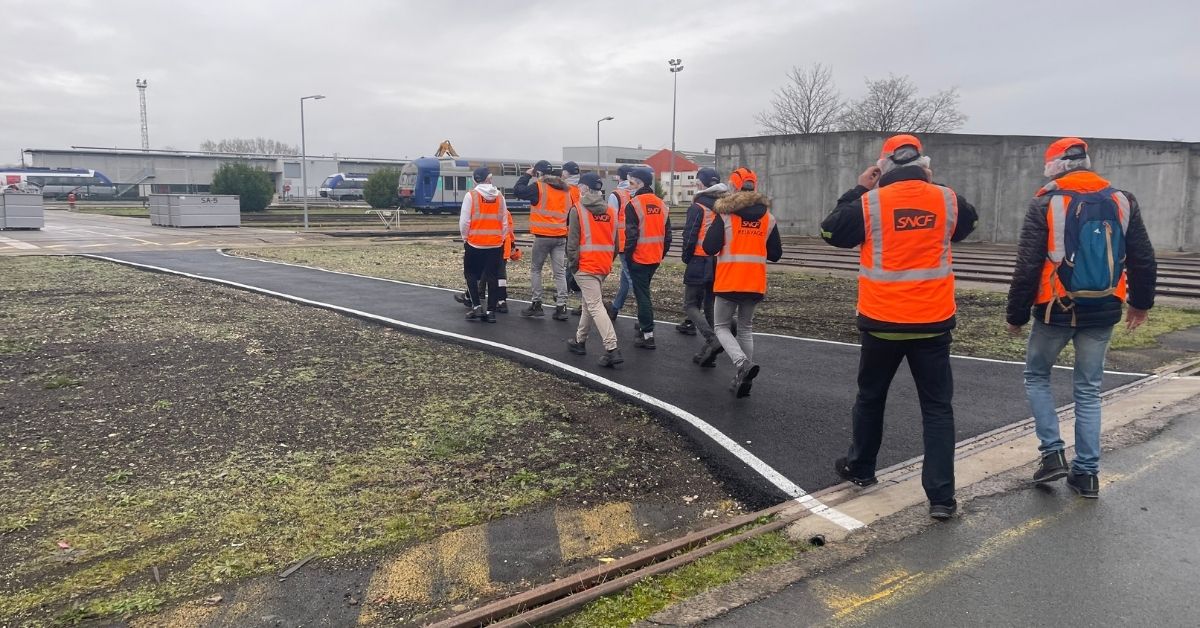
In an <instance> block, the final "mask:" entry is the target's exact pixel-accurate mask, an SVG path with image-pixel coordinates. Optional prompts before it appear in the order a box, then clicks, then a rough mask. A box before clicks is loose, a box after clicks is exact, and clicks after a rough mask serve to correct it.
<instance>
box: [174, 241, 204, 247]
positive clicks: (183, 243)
mask: <svg viewBox="0 0 1200 628" xmlns="http://www.w3.org/2000/svg"><path fill="white" fill-rule="evenodd" d="M197 242H199V240H188V241H187V242H173V243H171V246H186V245H188V244H195V243H197Z"/></svg>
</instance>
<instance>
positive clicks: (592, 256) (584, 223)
mask: <svg viewBox="0 0 1200 628" xmlns="http://www.w3.org/2000/svg"><path fill="white" fill-rule="evenodd" d="M575 213H576V214H578V215H579V272H581V273H586V274H589V275H601V276H604V275H607V274H609V273H610V272H612V266H613V250H614V249H615V248H616V244H617V239H618V235H617V234H618V229H617V216H616V212H614V211H613V209H612V208H611V207H609V208H606V209H605V211H604V213H603V214H601V215H599V216H597V215H595V214H593V213H592V212H590V211H588V210H587V208H585V207H584V206H583V205H581V204H579V203H576V204H575Z"/></svg>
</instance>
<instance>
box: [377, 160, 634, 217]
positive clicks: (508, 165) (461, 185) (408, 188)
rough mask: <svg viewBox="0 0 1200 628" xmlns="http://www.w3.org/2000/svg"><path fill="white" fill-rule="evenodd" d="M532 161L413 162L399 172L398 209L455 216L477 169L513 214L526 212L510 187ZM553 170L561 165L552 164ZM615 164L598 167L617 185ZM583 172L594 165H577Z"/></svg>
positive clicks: (601, 172) (527, 206)
mask: <svg viewBox="0 0 1200 628" xmlns="http://www.w3.org/2000/svg"><path fill="white" fill-rule="evenodd" d="M533 163H534V162H532V161H527V160H517V159H471V158H463V157H445V158H442V159H438V158H434V157H422V158H420V159H414V160H413V161H411V162H409V163H408V164H406V165H405V166H404V168H402V169H401V170H400V185H399V189H398V195H399V196H400V204H401V207H407V208H411V209H415V210H417V211H419V212H421V213H422V214H437V213H447V214H456V213H458V211H459V209H460V208H461V207H462V202H463V198H465V197H466V195H467V193H468V192H470V191H471V188H473V187H475V182H474V180H473V179H472V178H471V173H472V172H474V170H475V169H476V168H478V167H480V166H487V167H488V168H489V169H490V170H491V171H492V183H493V184H494V185H495V186H496V187H498V188H500V190H501V192H503V193H504V197H505V198H506V199H508V207H509V209H513V210H528V209H529V202H528V201H522V200H518V199H517V198H516V197H515V196H513V191H512V189H513V186H515V185H516V184H517V179H518V178H519V177H520V176H521V174H523V173H524V172H525V171H526V170H529V169H530V168H533ZM551 163H552V164H553V165H554V167H555V168H556V169H558V168H561V167H562V162H551ZM617 166H618V164H601V165H600V174H601V175H603V176H604V177H606V178H609V179H610V180H612V181H613V187H615V185H616V183H615V181H616V172H617ZM580 168H581V171H582V172H590V171H592V170H593V169H594V165H593V164H580Z"/></svg>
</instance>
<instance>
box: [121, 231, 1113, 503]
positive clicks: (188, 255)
mask: <svg viewBox="0 0 1200 628" xmlns="http://www.w3.org/2000/svg"><path fill="white" fill-rule="evenodd" d="M107 256H108V257H111V258H114V259H119V260H122V261H127V262H133V263H138V264H145V265H151V266H157V267H160V268H166V269H171V270H174V271H182V272H185V273H192V274H195V275H201V276H203V277H206V278H213V279H220V280H225V281H231V282H237V283H241V284H246V285H250V286H255V287H258V288H262V289H266V290H271V291H274V292H279V293H283V294H286V295H290V296H293V297H300V298H303V299H308V300H312V301H319V302H322V303H328V304H333V305H337V306H341V307H345V308H349V309H353V310H357V311H361V312H367V313H371V314H375V315H379V316H384V317H388V318H392V319H396V320H399V321H403V322H407V323H413V324H417V325H422V326H426V327H429V328H434V329H438V330H444V331H448V332H454V333H458V334H463V335H467V336H471V337H477V338H482V339H487V340H491V341H494V342H499V343H505V344H507V345H511V346H514V347H518V348H521V349H524V350H527V351H531V352H534V353H538V354H541V355H545V356H549V357H551V358H553V359H555V360H558V361H561V362H562V363H565V364H568V365H572V366H575V367H577V368H580V369H584V370H585V371H587V372H589V373H591V374H594V375H595V376H598V377H600V378H606V379H608V380H611V381H613V382H617V383H620V384H624V385H626V386H628V387H631V388H633V389H636V390H638V391H641V392H643V393H646V394H649V395H652V396H654V397H657V398H659V399H661V400H664V401H666V402H668V403H671V404H674V405H676V406H678V407H680V408H682V409H684V410H686V411H688V412H691V413H693V414H695V415H696V416H698V417H700V418H701V419H703V420H704V421H706V422H707V423H709V424H710V425H712V426H713V427H715V428H716V429H717V430H720V432H722V433H724V434H725V435H726V436H728V437H729V438H730V439H732V440H733V441H735V442H736V443H738V444H739V445H741V446H742V447H744V448H745V449H746V450H748V451H750V452H751V453H753V454H754V455H755V456H757V457H758V458H760V459H761V460H762V461H764V462H766V464H768V465H770V467H772V468H773V469H774V470H776V471H778V472H779V473H780V474H782V475H783V476H785V477H786V478H787V479H789V480H791V481H792V482H794V483H795V484H797V485H799V486H800V487H801V488H803V489H804V490H806V491H809V492H813V491H816V490H819V489H822V488H825V487H828V486H832V485H834V484H836V483H838V482H839V480H838V478H837V476H836V475H835V474H834V473H833V471H832V466H833V464H832V462H833V460H834V458H836V457H837V456H839V455H841V454H842V453H843V452H844V451H845V449H846V446H847V445H848V443H849V438H850V419H849V416H850V408H851V405H852V404H853V400H854V395H855V391H856V388H855V377H856V372H857V364H858V348H857V347H855V346H848V345H841V344H831V343H824V342H814V341H808V340H802V339H795V338H780V337H769V336H762V335H759V336H756V338H755V360H756V361H757V362H758V363H760V364H762V365H763V368H762V372H761V374H760V375H759V377H758V379H756V380H755V383H754V391H753V394H752V395H751V396H750V397H749V398H746V399H734V398H733V396H732V395H731V394H730V393H729V392H728V384H729V380H730V378H731V377H732V376H733V368H732V365H731V364H730V363H729V361H728V359H726V358H724V357H722V358H721V359H720V361H719V362H718V368H715V369H701V368H699V367H697V366H695V365H693V364H692V361H691V355H692V354H693V353H694V352H695V351H696V350H698V348H699V346H700V345H699V343H700V341H699V340H698V339H697V337H689V336H683V335H681V334H678V333H676V332H675V330H674V329H673V328H672V326H666V327H664V326H660V328H659V330H658V333H657V335H656V340H657V343H658V350H657V351H646V350H642V349H637V348H635V347H634V346H633V343H632V335H633V332H632V326H633V323H632V321H631V319H627V318H622V319H621V320H620V321H619V322H618V323H619V324H618V325H617V329H618V334H619V336H620V337H621V344H622V353H623V354H624V356H625V363H624V364H622V365H621V366H620V367H618V368H617V369H616V370H611V369H605V368H601V367H599V366H598V365H596V359H597V357H599V353H600V351H601V346H600V343H599V339H598V337H596V334H595V333H594V332H593V334H592V338H591V339H589V347H588V348H589V351H590V352H591V353H589V355H587V356H576V355H573V354H571V353H569V352H568V351H567V348H566V346H565V344H564V341H565V339H567V338H568V337H570V336H571V335H572V333H573V330H574V328H575V325H576V324H577V322H578V319H576V318H572V319H571V320H570V321H568V322H560V321H555V320H553V319H551V318H550V316H549V313H550V310H549V309H548V310H547V315H546V317H545V318H541V319H537V318H528V319H526V318H521V317H520V316H519V315H518V314H517V313H516V310H517V309H518V308H513V312H512V313H510V314H507V315H503V314H502V315H500V322H499V323H497V324H495V325H489V324H485V323H474V322H467V321H465V320H464V318H463V315H464V313H465V312H464V309H463V307H462V306H461V305H459V304H458V303H455V302H454V301H453V299H452V298H451V295H452V294H453V292H452V291H447V290H441V289H434V288H428V287H422V286H415V285H410V284H403V283H397V282H389V281H383V280H378V279H372V278H366V277H357V276H351V275H345V274H340V273H333V272H328V271H322V270H317V269H310V268H302V267H296V266H288V265H283V264H275V263H268V262H262V261H257V260H248V259H242V258H236V257H229V256H225V255H221V254H220V253H218V252H216V251H155V252H131V253H119V254H109V255H107ZM610 284H611V281H610ZM610 287H611V286H610ZM681 289H682V288H681ZM845 324H847V325H851V324H853V323H852V321H846V322H845ZM510 355H511V354H510ZM511 357H515V358H517V359H518V360H520V361H523V362H526V363H528V364H530V365H531V366H535V367H537V368H542V369H547V370H551V371H553V370H554V368H553V367H550V366H548V365H546V364H545V363H542V362H537V361H534V360H531V359H529V358H522V357H521V356H515V355H512V356H511ZM954 369H955V372H954V375H955V381H956V383H957V386H956V388H957V390H956V398H955V411H956V418H957V436H958V439H959V440H962V439H965V438H969V437H971V436H975V435H978V434H981V433H983V432H987V431H989V430H992V429H995V428H998V427H1001V426H1004V425H1007V424H1009V423H1012V422H1015V421H1018V420H1021V419H1024V418H1026V417H1027V416H1028V415H1029V409H1028V407H1027V404H1026V401H1025V395H1024V391H1023V387H1022V383H1021V366H1020V365H1017V364H1009V363H997V362H989V361H980V360H972V359H965V358H963V359H956V360H955V363H954ZM904 371H905V369H904V368H903V367H902V371H901V373H899V374H898V375H897V378H896V380H895V382H894V383H893V385H892V393H891V397H890V399H889V403H888V413H887V418H886V421H887V425H888V432H887V434H886V435H885V438H884V446H883V450H882V451H881V459H880V466H881V467H884V466H888V465H891V464H894V463H898V462H901V461H904V460H907V459H909V458H912V457H915V456H918V455H920V453H921V428H920V413H919V408H918V403H917V397H916V393H915V391H914V389H913V385H912V380H911V378H910V377H909V376H908V375H907V374H906V373H905V372H904ZM560 373H561V371H560ZM1056 374H1057V375H1058V377H1056V378H1055V379H1056V380H1057V382H1056V390H1057V393H1058V397H1057V398H1058V399H1059V401H1060V403H1067V402H1068V401H1069V400H1070V399H1069V381H1070V372H1069V371H1065V370H1058V371H1057V373H1056ZM1133 379H1134V378H1133V377H1130V376H1125V375H1109V376H1107V377H1106V378H1105V385H1106V386H1108V387H1113V386H1117V385H1120V384H1123V383H1126V382H1129V381H1131V380H1133ZM667 418H668V420H669V421H670V423H671V424H672V425H673V426H674V427H675V428H676V429H678V430H679V431H681V432H683V433H685V434H687V435H688V436H689V437H691V439H692V440H693V441H694V443H695V444H696V446H697V447H698V448H699V450H700V451H701V452H702V454H703V457H704V459H705V461H706V463H707V464H708V465H709V467H710V468H711V469H712V470H713V472H714V473H715V475H717V476H718V477H719V478H721V479H722V480H724V481H726V482H727V483H729V484H731V485H732V486H731V487H730V488H731V489H732V490H734V491H735V492H736V494H738V495H739V496H740V497H741V498H742V499H744V500H745V501H746V502H747V503H748V504H749V505H751V506H755V507H761V506H766V505H770V504H774V503H777V502H779V501H780V500H781V499H782V497H783V493H781V492H780V491H779V489H778V488H777V484H771V483H769V482H768V481H766V480H765V479H764V477H763V476H762V475H761V474H760V473H759V472H756V471H755V470H754V469H753V468H751V467H750V466H749V465H748V464H747V463H746V462H744V461H743V459H740V458H737V457H735V456H734V455H732V454H730V453H729V451H728V450H726V449H725V448H723V447H721V446H720V445H718V444H716V442H715V441H714V440H713V439H712V438H711V437H710V436H708V435H705V434H704V433H702V432H701V431H699V430H698V429H696V428H695V427H693V426H692V425H690V424H688V423H686V422H685V421H683V420H681V419H679V418H677V417H676V418H672V417H667Z"/></svg>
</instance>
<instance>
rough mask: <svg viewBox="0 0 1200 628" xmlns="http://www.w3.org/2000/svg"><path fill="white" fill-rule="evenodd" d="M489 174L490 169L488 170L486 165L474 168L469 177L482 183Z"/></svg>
mask: <svg viewBox="0 0 1200 628" xmlns="http://www.w3.org/2000/svg"><path fill="white" fill-rule="evenodd" d="M490 176H492V171H491V170H488V169H487V166H482V167H480V168H476V169H475V172H472V173H471V178H472V179H475V182H476V183H483V182H484V181H487V180H488V177H490Z"/></svg>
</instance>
